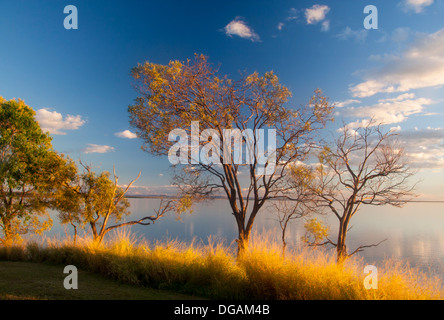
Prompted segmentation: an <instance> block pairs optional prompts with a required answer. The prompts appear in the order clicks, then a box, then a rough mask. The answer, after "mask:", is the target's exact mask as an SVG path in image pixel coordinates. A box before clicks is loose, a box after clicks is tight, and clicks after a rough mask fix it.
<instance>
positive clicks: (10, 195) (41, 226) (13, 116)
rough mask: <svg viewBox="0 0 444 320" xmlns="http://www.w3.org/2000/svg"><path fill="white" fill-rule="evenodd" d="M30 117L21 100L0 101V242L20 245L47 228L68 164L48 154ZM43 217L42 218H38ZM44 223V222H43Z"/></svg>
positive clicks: (49, 148)
mask: <svg viewBox="0 0 444 320" xmlns="http://www.w3.org/2000/svg"><path fill="white" fill-rule="evenodd" d="M34 116H35V112H34V110H32V109H31V108H30V107H29V106H27V105H26V104H25V103H24V102H23V101H22V100H17V101H16V100H10V101H6V100H5V99H3V98H1V97H0V179H1V187H0V201H1V206H0V228H1V234H2V235H3V237H1V238H0V242H1V243H3V244H10V243H12V242H14V241H20V240H21V236H22V235H24V234H27V233H37V234H40V233H41V232H43V231H44V230H47V229H49V228H50V227H51V226H52V220H51V218H50V217H49V214H48V212H47V209H48V208H49V207H51V206H53V205H54V202H53V196H54V194H55V193H56V192H57V189H58V188H59V187H60V186H61V185H63V184H64V183H65V181H66V180H69V177H70V176H71V175H72V172H73V170H75V167H74V164H73V163H72V161H71V160H70V159H69V158H65V157H64V156H63V155H61V154H58V153H57V152H55V151H54V150H53V149H52V145H51V137H50V136H49V134H47V133H44V132H42V130H41V128H40V126H39V124H38V122H37V121H36V120H35V118H34ZM42 218H43V219H42ZM44 218H46V219H44Z"/></svg>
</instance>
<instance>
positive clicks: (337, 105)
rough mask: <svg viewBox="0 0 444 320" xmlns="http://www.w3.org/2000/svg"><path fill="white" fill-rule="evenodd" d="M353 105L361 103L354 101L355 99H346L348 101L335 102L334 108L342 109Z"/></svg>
mask: <svg viewBox="0 0 444 320" xmlns="http://www.w3.org/2000/svg"><path fill="white" fill-rule="evenodd" d="M353 103H355V104H358V103H361V101H359V100H356V99H348V100H345V101H336V102H335V103H334V106H335V107H336V108H343V107H345V106H348V105H350V104H353Z"/></svg>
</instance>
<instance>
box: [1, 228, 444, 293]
mask: <svg viewBox="0 0 444 320" xmlns="http://www.w3.org/2000/svg"><path fill="white" fill-rule="evenodd" d="M0 261H21V262H39V263H42V262H44V263H50V264H53V265H68V264H71V265H75V266H77V267H78V268H79V269H81V270H85V271H89V272H92V273H98V274H100V275H102V276H105V277H107V278H110V279H114V280H118V281H119V282H120V283H125V284H130V285H134V286H137V287H148V288H154V289H168V290H173V291H175V292H179V293H182V294H192V295H198V296H202V297H208V298H210V299H241V300H248V299H291V300H298V299H310V300H313V299H337V300H344V299H359V300H363V299H390V300H394V299H441V298H442V297H443V295H442V292H441V284H440V282H439V281H438V280H437V279H432V278H427V277H426V276H425V275H423V274H421V273H419V272H418V271H416V270H414V269H411V268H409V267H406V266H402V265H400V264H394V263H390V262H387V263H385V264H384V265H381V266H379V265H378V266H377V267H378V289H376V290H366V289H365V288H364V285H363V280H364V277H365V274H364V273H363V270H364V265H363V264H362V263H361V262H360V261H359V260H357V259H350V260H349V261H348V262H347V263H346V264H345V265H343V266H338V265H336V264H335V262H334V258H333V257H331V256H329V255H328V254H325V253H321V252H320V251H312V250H307V251H303V252H289V253H288V254H287V255H286V257H285V259H284V258H283V257H282V255H281V251H280V247H279V246H278V245H276V244H272V243H270V242H267V241H266V240H259V241H256V240H254V239H253V241H252V243H251V246H250V249H249V251H248V252H247V253H246V254H245V256H243V257H242V258H240V259H236V258H235V257H234V254H233V252H232V250H231V249H230V248H229V247H226V246H222V245H215V244H210V245H205V246H203V245H196V244H193V243H191V244H189V243H187V244H185V243H180V242H178V241H167V242H163V243H144V242H136V241H135V240H134V239H133V238H131V237H130V236H128V235H127V234H121V235H120V236H119V237H117V238H116V239H114V240H110V241H108V242H107V243H106V244H103V245H101V246H99V247H97V246H94V245H93V244H92V243H90V242H88V241H85V240H83V241H80V242H79V243H78V244H77V245H76V246H74V245H73V244H72V243H70V242H68V241H56V240H47V241H45V243H40V244H37V243H27V244H24V245H21V246H11V247H2V248H0Z"/></svg>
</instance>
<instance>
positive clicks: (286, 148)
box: [129, 55, 332, 251]
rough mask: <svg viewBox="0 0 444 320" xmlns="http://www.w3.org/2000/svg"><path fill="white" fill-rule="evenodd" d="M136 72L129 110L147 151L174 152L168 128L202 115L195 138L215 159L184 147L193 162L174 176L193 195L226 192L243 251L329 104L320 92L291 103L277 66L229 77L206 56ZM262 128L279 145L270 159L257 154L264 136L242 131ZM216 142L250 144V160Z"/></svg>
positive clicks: (183, 126)
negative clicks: (271, 132)
mask: <svg viewBox="0 0 444 320" xmlns="http://www.w3.org/2000/svg"><path fill="white" fill-rule="evenodd" d="M132 75H133V77H134V79H135V88H136V90H137V92H138V93H139V96H138V98H137V99H136V101H135V103H134V105H132V106H130V107H129V113H130V118H131V124H132V126H133V127H135V128H136V130H137V133H138V136H139V137H140V138H142V139H143V140H144V145H143V147H142V148H143V149H144V150H146V151H148V152H150V153H152V154H154V155H160V156H165V155H168V154H169V155H170V156H171V154H172V153H174V154H176V152H175V149H174V148H173V149H172V150H173V151H171V147H172V145H173V144H174V143H175V142H176V141H169V134H170V132H172V131H173V130H175V129H178V128H179V129H180V130H184V131H181V132H185V133H186V134H187V135H188V136H189V135H191V133H192V131H193V130H194V131H195V130H196V126H194V127H193V126H192V124H193V122H197V121H198V124H199V128H198V129H197V130H199V131H200V133H201V134H202V138H201V139H200V141H197V142H196V141H194V143H197V145H198V148H197V149H198V150H197V153H199V149H200V150H207V149H206V148H208V149H211V150H212V151H211V152H209V153H208V154H210V153H211V155H210V157H211V158H212V159H213V161H212V162H208V161H202V158H198V157H196V156H195V155H196V153H195V152H194V151H191V152H189V153H188V152H181V153H182V154H181V155H180V156H181V157H182V158H183V159H185V160H186V162H188V163H189V165H184V166H182V169H183V170H177V173H176V174H175V176H174V181H175V183H176V185H177V186H178V187H180V189H181V192H182V193H183V194H184V195H186V196H188V197H189V199H202V198H206V197H211V196H214V195H223V196H224V197H225V198H226V199H227V200H228V203H229V205H230V211H231V212H229V213H230V214H232V215H233V216H234V218H235V220H236V224H237V227H238V235H239V236H238V249H239V251H242V250H243V249H244V248H246V246H247V244H248V241H249V237H250V233H251V230H252V228H253V223H254V221H255V218H256V217H257V215H258V213H259V212H260V210H261V208H263V206H264V204H265V203H266V202H267V201H268V200H270V199H273V198H276V197H279V196H280V195H282V192H284V191H285V190H284V189H285V188H284V187H283V186H282V182H283V181H284V180H285V178H284V176H285V175H286V168H287V165H288V164H289V163H292V162H294V161H303V160H304V159H305V157H306V156H307V154H308V152H309V151H310V149H311V147H312V146H313V144H314V137H315V133H316V132H318V131H319V129H321V128H323V127H324V126H325V124H326V122H327V121H328V120H330V119H331V112H332V107H331V106H330V104H329V103H328V101H327V99H326V98H325V97H324V96H323V95H322V93H321V91H320V90H316V92H315V94H314V95H313V97H312V98H311V99H310V101H309V102H308V103H307V104H306V105H304V106H300V107H297V108H289V107H288V106H287V102H288V100H289V98H290V96H291V93H290V91H289V90H288V88H286V87H285V86H283V85H281V84H280V83H279V79H278V77H277V76H276V75H275V74H274V73H273V72H267V73H265V74H264V75H263V76H260V75H259V74H258V73H253V74H250V75H245V76H241V77H240V79H239V80H232V79H229V78H228V77H227V76H224V75H221V74H219V71H218V69H217V68H215V67H214V66H212V65H211V64H210V63H209V62H208V60H207V57H205V56H203V55H196V57H195V59H194V60H192V61H191V60H188V61H186V62H179V61H171V62H170V63H169V64H168V65H160V64H155V63H150V62H146V63H144V64H139V65H138V66H137V67H135V68H134V69H133V70H132ZM193 128H194V129H193ZM207 129H209V130H211V132H212V133H211V134H210V135H208V132H209V131H208V130H207ZM225 129H232V130H234V131H232V132H234V136H229V137H227V136H224V130H225ZM261 129H264V130H267V129H274V130H276V131H275V133H276V150H275V152H274V151H273V153H274V154H273V155H271V154H270V152H268V156H269V159H272V162H267V163H266V164H265V165H264V163H263V162H261V161H262V160H263V159H261V158H260V157H257V156H256V155H257V154H258V152H257V151H258V150H260V149H261V148H263V147H264V145H261V142H262V141H260V139H258V138H257V137H256V136H254V137H251V136H248V135H245V134H244V133H245V130H251V132H256V130H261ZM236 130H238V131H236ZM205 132H206V133H207V134H206V135H205V134H204V133H205ZM264 132H265V131H264ZM214 133H216V134H217V137H216V134H214ZM216 138H217V139H216ZM216 140H217V141H219V142H220V144H219V146H221V145H226V143H227V145H229V146H231V145H232V141H234V144H236V143H237V144H242V143H244V145H247V148H248V149H249V150H250V151H249V156H250V159H249V160H250V161H248V162H247V161H245V160H246V158H247V156H246V155H245V152H244V155H243V156H245V157H243V160H242V161H241V162H239V161H235V160H236V157H238V156H239V154H237V155H236V154H235V152H234V151H233V152H231V150H222V149H220V148H217V147H216V148H214V143H215V141H216ZM227 140H228V141H227ZM224 141H225V143H224ZM191 143H192V144H193V142H191ZM191 149H193V148H191ZM265 150H267V145H265ZM224 152H225V153H224ZM227 153H228V156H227ZM239 153H242V152H239ZM252 155H253V156H252ZM264 166H265V170H264ZM267 166H268V167H267Z"/></svg>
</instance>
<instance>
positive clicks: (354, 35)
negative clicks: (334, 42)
mask: <svg viewBox="0 0 444 320" xmlns="http://www.w3.org/2000/svg"><path fill="white" fill-rule="evenodd" d="M336 37H337V38H339V39H341V40H349V39H353V40H355V41H356V42H364V41H365V39H366V38H367V30H366V29H361V30H353V29H352V28H350V27H346V28H345V29H344V31H342V32H341V33H339V34H337V35H336Z"/></svg>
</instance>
